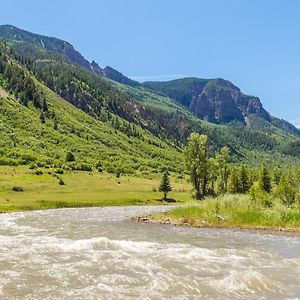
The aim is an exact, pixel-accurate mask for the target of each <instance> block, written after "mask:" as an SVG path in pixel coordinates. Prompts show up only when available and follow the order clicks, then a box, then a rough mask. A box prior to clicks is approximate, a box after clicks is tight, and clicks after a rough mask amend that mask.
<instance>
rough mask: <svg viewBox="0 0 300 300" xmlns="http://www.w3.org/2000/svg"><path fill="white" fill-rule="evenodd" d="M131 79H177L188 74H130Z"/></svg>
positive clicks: (141, 80)
mask: <svg viewBox="0 0 300 300" xmlns="http://www.w3.org/2000/svg"><path fill="white" fill-rule="evenodd" d="M129 77H130V78H131V79H133V80H137V81H140V82H143V81H152V80H162V81H164V80H171V79H177V78H182V77H186V75H182V74H171V75H142V76H135V75H132V76H129Z"/></svg>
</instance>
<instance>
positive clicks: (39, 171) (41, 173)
mask: <svg viewBox="0 0 300 300" xmlns="http://www.w3.org/2000/svg"><path fill="white" fill-rule="evenodd" d="M34 174H35V175H43V171H42V170H36V171H35V172H34Z"/></svg>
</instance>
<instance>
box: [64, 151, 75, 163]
mask: <svg viewBox="0 0 300 300" xmlns="http://www.w3.org/2000/svg"><path fill="white" fill-rule="evenodd" d="M72 161H75V156H74V154H73V153H72V152H68V153H67V155H66V162H72Z"/></svg>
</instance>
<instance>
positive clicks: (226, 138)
mask: <svg viewBox="0 0 300 300" xmlns="http://www.w3.org/2000/svg"><path fill="white" fill-rule="evenodd" d="M0 37H2V38H3V42H2V43H1V56H0V91H1V96H2V100H1V115H0V118H1V122H2V127H3V131H2V132H1V135H2V139H1V143H2V148H1V149H2V150H1V156H2V164H19V163H24V164H31V163H33V164H34V163H37V162H42V163H43V164H55V165H57V166H58V167H66V168H73V169H80V168H82V169H91V168H100V169H105V170H108V171H112V172H124V173H130V172H153V171H158V169H165V168H167V169H169V170H172V171H176V172H180V171H181V170H183V165H184V162H183V159H182V153H181V152H182V149H183V147H184V146H185V144H186V141H187V138H188V136H189V135H190V134H191V133H192V132H198V133H201V134H206V135H207V136H208V137H209V140H210V151H218V150H219V149H220V148H221V147H223V146H228V147H229V148H230V151H231V154H232V157H233V161H237V162H238V161H244V162H247V163H249V164H253V165H255V164H257V163H258V159H259V160H269V161H272V160H275V159H276V163H279V164H282V163H286V164H294V163H298V161H299V159H300V156H299V153H300V150H299V144H300V143H299V132H298V130H297V129H295V128H294V127H293V126H292V125H291V124H289V123H287V122H285V121H283V120H279V119H276V118H274V117H272V116H270V115H269V113H268V112H267V111H265V110H264V108H263V107H262V105H261V103H260V101H259V99H258V98H256V97H250V96H246V95H244V94H242V92H241V91H240V90H239V89H238V88H237V87H235V86H234V85H233V84H232V83H230V82H228V81H225V80H221V79H220V80H219V79H218V80H204V79H195V78H187V79H182V80H177V81H172V82H166V83H155V82H154V83H145V84H143V85H141V84H139V83H137V82H135V81H131V80H130V79H128V78H127V77H125V76H124V75H122V74H121V73H120V72H118V71H116V70H114V69H112V68H110V67H106V68H104V69H102V68H101V67H99V66H98V65H97V63H95V62H94V61H93V62H92V63H89V65H87V63H88V61H87V60H86V59H85V58H84V57H83V56H82V55H81V54H80V53H79V52H77V51H76V50H75V49H74V48H73V46H72V45H70V44H69V43H67V42H64V41H61V40H59V39H56V38H48V37H44V36H40V35H35V34H33V33H29V32H26V31H23V30H20V29H18V28H16V27H11V28H10V27H9V26H0ZM70 49H71V50H72V51H71V50H70ZM70 53H71V54H70ZM85 62H87V63H85ZM103 70H104V71H103ZM107 74H110V75H109V76H108V75H107ZM106 75H107V76H106ZM108 78H111V79H113V80H111V79H108ZM126 78H127V79H126ZM191 87H193V88H191ZM204 94H205V95H206V96H205V97H211V99H214V101H212V100H211V99H207V100H208V103H209V106H210V108H208V109H207V111H206V115H207V116H208V117H205V116H203V115H199V114H198V113H197V112H196V111H194V110H193V108H195V109H196V107H198V108H199V105H202V104H203V103H204V102H205V101H204V102H203V101H202V100H201V99H202V98H203V97H204V96H203V95H204ZM197 97H198V98H197ZM218 99H219V100H218ZM222 101H223V102H224V103H223V102H222ZM228 101H229V102H230V103H233V104H234V105H228V103H229V102H228ZM202 102H203V103H202ZM212 102H213V103H212ZM219 102H220V103H221V102H222V103H223V104H222V103H221V104H220V106H216V103H219ZM193 103H194V104H193ZM201 103H202V104H201ZM222 105H225V107H227V106H228V107H229V111H225V112H226V113H225V114H224V110H222V107H223V106H222ZM198 108H197V109H198ZM230 109H233V110H234V111H235V113H236V115H235V113H233V112H232V111H230ZM12 116H14V117H12ZM209 116H211V117H209ZM212 118H213V119H212ZM202 119H204V120H202ZM71 120H72V121H71ZM210 121H211V122H210ZM216 123H218V124H216ZM68 152H72V153H74V156H75V158H76V160H75V162H74V161H66V157H65V156H66V154H67V153H68ZM24 155H25V157H27V158H26V159H24ZM80 164H83V167H81V166H80Z"/></svg>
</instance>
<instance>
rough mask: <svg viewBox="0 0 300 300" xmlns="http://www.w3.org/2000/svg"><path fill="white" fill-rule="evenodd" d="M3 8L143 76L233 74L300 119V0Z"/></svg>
mask: <svg viewBox="0 0 300 300" xmlns="http://www.w3.org/2000/svg"><path fill="white" fill-rule="evenodd" d="M1 12H2V13H1V17H0V20H1V22H0V23H2V24H12V25H16V26H18V27H21V28H23V29H26V30H29V31H32V32H36V33H40V34H45V35H50V36H56V37H59V38H61V39H64V40H67V41H69V42H70V43H72V44H73V45H74V46H75V47H76V48H77V49H78V50H79V51H80V52H81V53H82V54H83V55H84V56H85V57H86V58H88V59H89V60H92V59H94V60H96V61H97V62H98V63H99V64H100V65H101V66H106V65H110V66H112V67H114V68H116V69H118V70H119V71H121V72H122V73H124V74H125V75H128V76H130V77H132V78H135V79H138V80H168V79H173V78H178V77H184V76H196V77H203V78H215V77H222V78H225V79H228V80H230V81H232V82H233V83H234V84H236V85H237V86H239V87H240V88H241V90H242V91H243V92H244V93H246V94H251V95H255V96H258V97H260V99H261V101H262V103H263V105H264V106H265V108H266V109H267V110H269V111H270V112H271V114H273V115H274V116H277V117H280V118H284V119H286V120H289V121H292V122H294V123H295V124H296V123H297V124H298V123H299V124H300V108H299V101H300V93H299V87H300V59H299V57H300V18H299V13H300V1H297V0H284V1H283V0H282V1H281V0H206V1H203V0H184V1H183V0H143V1H142V0H105V1H104V0H98V1H97V0H85V1H79V0H78V1H77V0H73V1H71V0H51V1H38V0H26V1H22V0H19V1H17V0H9V1H3V3H1Z"/></svg>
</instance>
